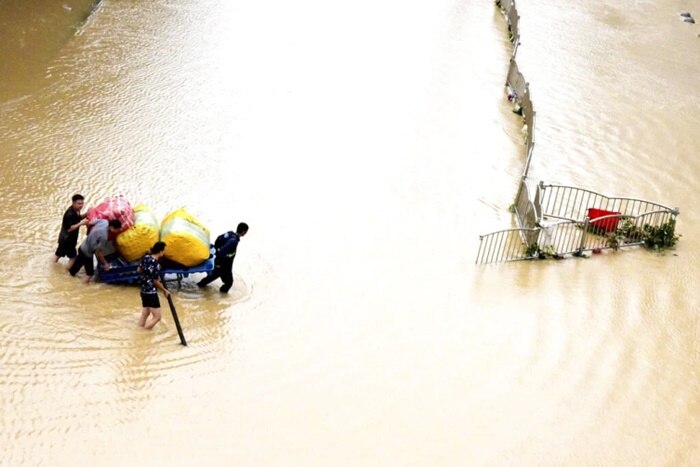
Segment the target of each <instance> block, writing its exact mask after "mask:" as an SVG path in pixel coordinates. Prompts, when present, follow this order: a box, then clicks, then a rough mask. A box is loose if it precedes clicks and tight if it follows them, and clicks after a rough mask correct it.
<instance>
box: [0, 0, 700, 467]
mask: <svg viewBox="0 0 700 467" xmlns="http://www.w3.org/2000/svg"><path fill="white" fill-rule="evenodd" d="M628 3H630V4H629V5H622V4H615V5H612V4H610V2H605V1H602V0H590V1H587V2H579V3H576V4H572V3H571V2H553V1H546V0H532V1H528V2H522V4H519V10H520V14H521V21H520V26H521V36H522V45H521V46H520V49H519V51H518V61H519V64H520V67H521V70H522V71H523V73H524V74H525V76H526V77H527V79H528V80H529V82H530V86H531V90H532V96H533V100H534V103H535V107H536V110H537V117H538V121H537V135H536V137H537V146H536V148H535V153H534V156H533V165H532V168H531V172H530V178H531V179H532V180H534V181H537V180H539V179H542V180H545V181H546V182H551V183H562V184H570V185H576V186H581V187H585V188H589V189H592V190H595V191H599V192H602V193H606V194H609V195H626V196H632V197H639V198H644V199H651V200H654V201H658V202H661V203H664V204H667V205H670V206H677V207H679V208H680V210H681V215H680V217H679V222H678V228H677V230H678V232H679V233H681V234H682V235H683V237H682V238H681V241H680V243H679V244H678V246H677V248H676V249H675V250H674V251H671V252H668V253H666V254H663V255H659V254H655V253H651V252H647V251H643V250H628V251H622V252H617V253H608V254H604V255H601V256H599V257H596V258H591V259H588V260H573V259H572V260H566V261H558V262H557V261H554V262H521V263H512V264H500V265H489V266H480V267H477V266H474V264H473V263H474V259H475V254H476V248H477V238H478V235H479V234H482V233H486V232H489V231H493V230H497V229H499V228H504V227H508V226H510V225H511V223H512V220H511V217H510V214H509V212H508V206H509V205H510V204H511V203H512V200H513V197H514V195H515V192H516V187H517V183H518V177H519V174H520V171H521V170H522V167H523V163H524V161H523V157H524V154H523V148H522V133H521V128H520V121H519V120H518V118H517V117H516V116H515V115H513V114H512V113H511V109H510V107H509V105H508V103H507V101H506V100H505V98H504V89H503V83H504V80H505V73H506V70H507V67H508V59H509V56H510V52H511V48H510V45H509V43H508V38H507V34H506V31H505V26H504V21H503V19H502V18H501V16H500V13H499V12H498V10H497V8H496V7H495V6H494V5H493V4H492V2H490V1H476V0H463V1H447V0H436V1H430V2H408V3H407V2H399V1H397V0H384V1H379V2H378V1H376V0H375V1H371V2H370V1H366V0H360V1H359V2H352V3H347V4H343V3H337V2H335V3H332V2H331V3H329V2H322V1H320V0H301V1H300V2H281V1H279V2H278V1H274V0H273V1H266V2H242V1H228V0H226V1H224V0H203V1H199V2H181V1H171V0H153V1H149V2H144V1H138V0H120V1H114V0H104V1H102V2H101V3H99V5H98V6H97V7H96V8H94V9H93V4H92V2H79V1H77V0H74V1H68V0H65V1H62V2H55V1H54V2H51V1H49V2H38V1H36V2H20V1H19V0H0V16H1V19H0V22H1V23H0V24H2V31H1V32H0V39H2V44H3V47H2V51H1V52H0V54H1V55H0V58H1V59H2V60H1V61H2V64H0V98H1V99H2V101H1V103H0V168H1V173H0V183H1V185H0V186H1V188H0V190H1V191H0V193H1V195H2V210H0V251H1V252H2V258H3V260H2V262H1V263H0V277H1V278H2V279H1V280H0V311H1V312H0V446H2V447H3V449H2V451H3V456H2V460H0V463H2V464H3V465H8V466H10V465H11V466H16V465H39V464H44V465H76V464H77V463H80V464H85V465H165V464H168V465H460V466H461V465H482V464H490V465H508V464H510V465H540V464H545V465H547V464H548V465H591V464H594V465H640V464H646V465H698V464H700V447H699V445H698V441H697V440H698V439H700V376H699V374H698V366H699V363H700V343H699V341H700V319H698V312H699V311H700V292H698V290H700V287H698V277H699V276H698V272H699V271H698V251H699V250H698V247H699V245H698V238H699V237H700V224H699V218H698V211H699V210H698V206H699V205H700V199H699V198H700V190H698V183H697V179H698V177H700V162H699V161H700V159H698V157H697V155H698V153H699V152H700V139H699V138H698V134H700V133H699V132H698V129H699V128H700V98H699V97H698V96H697V89H696V88H697V83H698V78H699V77H700V60H698V56H699V54H700V39H698V37H697V34H698V32H699V31H700V30H699V29H698V27H697V25H692V24H687V23H683V22H681V21H680V20H679V18H678V12H679V11H680V10H685V9H688V10H690V11H691V12H693V13H694V14H695V15H696V16H700V3H698V2H697V1H691V2H680V1H675V0H673V1H671V0H664V1H657V2H651V1H637V2H628ZM91 11H92V14H89V13H90V12H91ZM74 192H81V193H83V194H85V195H86V197H87V202H88V204H95V203H97V202H99V201H100V200H101V199H102V198H104V197H105V196H109V195H113V194H117V193H123V194H125V195H127V196H128V197H129V198H130V199H132V200H133V201H134V202H143V203H146V204H148V205H149V206H151V207H152V208H153V209H154V211H155V212H156V214H157V215H158V216H159V217H162V216H163V215H165V214H166V213H167V212H168V211H170V210H171V209H173V208H176V207H180V206H186V207H187V209H188V210H190V211H191V212H192V213H194V214H195V215H196V216H197V217H198V218H200V219H201V220H202V222H204V223H205V224H207V225H208V226H209V227H210V229H211V230H212V232H214V233H218V232H221V231H224V230H228V229H230V228H233V227H234V226H235V224H236V223H238V222H239V221H242V220H244V221H246V222H248V223H249V224H250V226H251V230H250V232H249V234H248V235H247V236H246V237H245V238H244V239H243V241H242V242H241V245H240V247H239V254H238V258H237V259H236V263H235V266H234V273H235V278H236V282H235V285H234V289H233V290H232V293H231V294H230V295H229V296H220V295H219V293H218V291H217V290H216V288H213V287H212V288H210V289H207V290H204V291H202V290H199V289H198V288H197V287H196V286H194V282H193V280H192V279H189V280H187V281H186V282H185V284H184V286H183V288H182V289H181V290H179V291H178V292H177V293H176V294H175V301H176V303H177V304H178V310H179V312H180V315H181V316H180V319H181V321H182V324H183V327H184V329H185V333H186V335H187V338H188V341H189V342H190V346H189V347H187V348H183V347H181V346H179V345H178V340H177V334H176V332H175V327H174V325H173V323H172V320H171V319H170V317H169V315H167V314H166V315H165V319H164V322H163V323H162V324H159V325H158V326H156V328H155V330H154V331H153V332H151V333H148V332H144V331H143V330H142V329H140V328H138V327H137V326H136V320H137V318H138V313H139V306H140V301H139V296H138V291H137V289H134V288H131V287H115V286H109V285H105V284H93V285H90V286H87V287H86V286H83V285H82V284H80V283H79V281H78V280H77V279H73V278H71V277H70V276H68V275H67V274H66V273H65V271H64V270H63V267H62V265H54V264H53V263H51V261H50V257H51V254H52V251H53V249H54V239H55V237H56V234H57V230H58V225H59V222H60V217H61V215H62V212H63V210H64V209H65V208H66V206H67V205H68V202H69V198H70V196H71V195H72V194H73V193H74Z"/></svg>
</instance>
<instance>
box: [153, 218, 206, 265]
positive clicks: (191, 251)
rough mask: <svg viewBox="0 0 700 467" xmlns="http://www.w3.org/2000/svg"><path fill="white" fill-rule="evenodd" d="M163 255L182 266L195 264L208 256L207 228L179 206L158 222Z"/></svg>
mask: <svg viewBox="0 0 700 467" xmlns="http://www.w3.org/2000/svg"><path fill="white" fill-rule="evenodd" d="M160 239H161V241H163V242H165V257H166V258H167V259H169V260H172V261H175V262H176V263H180V264H182V265H183V266H188V267H190V266H197V265H198V264H202V263H203V262H204V261H206V260H207V259H208V258H209V229H207V228H206V227H204V226H203V225H202V224H200V223H199V221H198V220H197V219H195V218H194V217H192V216H191V215H190V213H188V212H187V211H185V210H184V209H182V208H180V209H177V210H175V211H173V212H171V213H170V214H168V215H167V216H166V217H165V219H163V222H162V223H161V224H160Z"/></svg>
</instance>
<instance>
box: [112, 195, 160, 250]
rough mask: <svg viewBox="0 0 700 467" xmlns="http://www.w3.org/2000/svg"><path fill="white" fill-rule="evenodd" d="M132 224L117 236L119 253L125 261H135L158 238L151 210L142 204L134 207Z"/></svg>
mask: <svg viewBox="0 0 700 467" xmlns="http://www.w3.org/2000/svg"><path fill="white" fill-rule="evenodd" d="M134 214H135V221H134V225H133V226H132V227H130V228H129V229H127V230H126V231H125V232H122V233H121V234H119V236H118V237H117V248H119V253H120V254H121V255H122V256H123V257H124V259H126V260H127V261H136V260H137V259H140V258H142V257H143V256H144V255H145V254H146V253H148V252H149V251H150V250H151V247H152V246H153V244H154V243H156V242H157V241H158V240H159V239H160V227H159V226H158V220H157V219H156V216H155V215H154V214H153V212H152V211H151V210H150V209H149V208H148V207H147V206H144V205H143V204H139V205H137V206H135V207H134Z"/></svg>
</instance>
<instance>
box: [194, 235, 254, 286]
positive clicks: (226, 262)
mask: <svg viewBox="0 0 700 467" xmlns="http://www.w3.org/2000/svg"><path fill="white" fill-rule="evenodd" d="M246 233H248V224H246V223H245V222H241V223H240V224H238V227H236V231H235V232H233V231H229V232H226V233H224V234H221V235H219V236H218V237H217V239H216V242H214V248H215V249H216V258H214V271H213V272H212V273H211V274H209V275H208V276H207V277H205V278H204V279H202V280H201V281H199V282H198V283H197V285H198V286H199V287H206V286H207V285H208V284H210V283H211V282H214V281H215V280H216V279H218V278H221V281H222V282H223V283H224V284H223V285H222V286H221V287H220V288H219V291H220V292H221V293H228V291H229V290H230V289H231V286H232V285H233V260H234V258H235V257H236V250H237V249H238V243H239V242H240V241H241V237H243V236H244V235H245V234H246Z"/></svg>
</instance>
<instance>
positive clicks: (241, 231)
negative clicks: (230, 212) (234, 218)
mask: <svg viewBox="0 0 700 467" xmlns="http://www.w3.org/2000/svg"><path fill="white" fill-rule="evenodd" d="M236 233H237V234H238V236H239V237H242V236H243V235H245V234H247V233H248V224H246V223H245V222H241V223H240V224H238V227H236Z"/></svg>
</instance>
